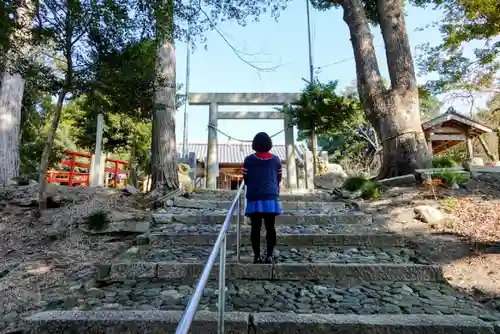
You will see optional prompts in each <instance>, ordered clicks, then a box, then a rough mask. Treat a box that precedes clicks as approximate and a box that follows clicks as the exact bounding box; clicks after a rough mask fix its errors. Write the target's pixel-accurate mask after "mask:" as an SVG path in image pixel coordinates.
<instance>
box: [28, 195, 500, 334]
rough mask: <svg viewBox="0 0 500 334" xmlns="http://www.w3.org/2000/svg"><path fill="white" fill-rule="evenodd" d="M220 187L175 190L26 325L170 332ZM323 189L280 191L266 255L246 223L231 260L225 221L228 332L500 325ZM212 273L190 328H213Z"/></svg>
mask: <svg viewBox="0 0 500 334" xmlns="http://www.w3.org/2000/svg"><path fill="white" fill-rule="evenodd" d="M228 193H229V192H211V191H206V192H205V193H199V194H196V195H195V196H193V198H191V199H184V198H182V199H178V198H176V199H175V200H174V203H173V204H174V205H175V204H176V203H177V204H178V205H179V206H180V207H173V208H170V209H168V210H166V211H161V212H158V213H156V214H154V219H153V220H152V224H151V230H150V231H148V232H147V233H144V234H143V235H140V236H139V237H138V239H137V245H136V246H134V247H131V248H130V249H128V250H127V251H126V252H125V253H124V254H121V255H119V256H118V257H117V258H115V259H114V260H113V261H112V262H111V263H101V264H100V265H99V268H98V271H97V276H96V284H95V285H94V286H90V285H87V286H84V285H79V286H75V287H71V288H70V292H71V297H70V298H67V297H66V298H64V299H62V298H60V299H58V298H54V297H52V299H50V298H48V300H47V301H45V302H46V303H47V305H46V306H47V307H46V308H45V309H47V310H50V311H47V312H45V313H39V314H36V315H34V316H32V317H30V318H29V319H28V320H27V323H28V324H29V325H30V326H31V332H32V333H53V332H54V333H55V332H59V333H89V332H96V333H97V332H98V333H124V332H126V333H173V332H174V331H175V327H176V325H177V323H178V321H179V319H180V316H181V313H182V310H183V309H184V308H185V307H186V305H187V303H188V302H189V298H190V296H191V295H192V293H193V292H194V288H195V286H196V281H197V279H198V278H199V277H200V275H201V272H202V270H203V267H204V264H205V263H206V260H207V259H208V256H209V254H210V252H211V249H212V247H211V246H212V245H213V243H214V242H215V239H216V237H217V233H218V231H219V230H220V226H221V223H222V222H223V220H224V212H225V211H227V210H226V209H225V208H227V206H228V202H227V201H229V200H231V199H232V198H231V194H228ZM233 196H234V195H233ZM328 199H329V196H328V195H325V194H324V193H313V194H306V195H302V197H300V196H299V195H285V196H283V198H282V200H283V201H284V207H285V208H289V209H288V210H289V211H288V212H287V213H286V214H285V215H284V216H281V217H279V218H278V219H277V232H278V245H277V250H276V254H275V255H276V260H277V261H276V264H273V265H268V264H253V263H252V262H251V261H252V258H253V254H252V251H251V247H250V246H249V245H250V243H249V238H248V234H249V226H247V225H242V234H243V238H242V248H241V259H240V262H239V263H238V262H237V260H236V248H235V245H236V231H235V226H234V224H232V225H231V228H230V231H229V235H228V252H227V261H228V263H227V271H226V278H227V279H226V290H227V291H226V310H227V312H228V313H227V316H226V332H227V333H290V334H291V333H311V334H315V333H325V334H326V333H332V332H335V333H495V330H496V331H497V332H496V333H500V314H498V313H496V312H494V311H492V310H489V309H486V308H485V307H484V306H483V305H481V304H479V303H478V302H476V301H474V300H473V299H472V298H471V297H470V296H467V295H462V294H460V293H458V292H456V291H454V290H453V289H452V288H451V287H450V286H449V285H448V284H447V283H446V282H445V279H444V277H443V273H442V270H441V268H440V267H439V266H437V265H434V264H431V263H428V261H426V259H425V258H423V257H422V256H421V255H419V254H418V251H416V250H414V249H411V248H409V247H408V246H407V245H406V242H405V241H406V240H405V236H404V235H400V234H397V233H394V232H393V231H392V230H391V229H390V227H388V226H385V225H384V224H383V223H380V222H378V223H376V222H375V221H374V220H373V219H372V217H371V216H370V215H365V214H362V213H360V212H353V211H352V210H350V209H347V208H346V207H345V205H344V204H343V203H334V202H328ZM308 203H312V204H311V205H310V206H309V204H308ZM306 204H307V205H306ZM262 241H263V243H262V248H264V247H265V243H264V238H263V240H262ZM217 273H218V270H217V265H216V266H215V268H214V270H213V271H212V276H211V277H210V280H209V282H208V284H207V287H206V289H205V291H204V295H203V297H202V299H201V301H200V306H199V311H200V312H199V313H198V315H197V316H196V319H195V322H194V323H193V327H192V330H191V333H215V332H216V326H217V313H216V312H217V302H218V285H217ZM63 310H65V311H64V312H63Z"/></svg>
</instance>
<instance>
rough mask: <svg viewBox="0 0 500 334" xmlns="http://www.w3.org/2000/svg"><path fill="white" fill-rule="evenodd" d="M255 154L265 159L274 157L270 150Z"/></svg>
mask: <svg viewBox="0 0 500 334" xmlns="http://www.w3.org/2000/svg"><path fill="white" fill-rule="evenodd" d="M255 156H256V157H257V158H259V159H264V160H267V159H271V158H272V157H273V155H272V154H271V153H269V152H255Z"/></svg>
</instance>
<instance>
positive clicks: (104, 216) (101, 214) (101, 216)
mask: <svg viewBox="0 0 500 334" xmlns="http://www.w3.org/2000/svg"><path fill="white" fill-rule="evenodd" d="M109 223H110V219H109V214H108V212H106V211H104V210H99V211H94V212H92V213H91V214H89V215H88V216H87V217H86V218H85V224H86V225H87V228H88V229H89V230H91V231H101V230H103V229H105V228H106V227H107V226H108V225H109Z"/></svg>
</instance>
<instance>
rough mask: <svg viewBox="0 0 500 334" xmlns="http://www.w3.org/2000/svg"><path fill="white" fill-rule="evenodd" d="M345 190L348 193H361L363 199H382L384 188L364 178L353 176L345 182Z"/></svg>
mask: <svg viewBox="0 0 500 334" xmlns="http://www.w3.org/2000/svg"><path fill="white" fill-rule="evenodd" d="M344 189H345V190H347V191H361V198H363V199H380V197H381V195H382V192H383V190H384V187H383V185H382V184H380V183H378V182H374V181H370V180H367V179H366V178H364V177H362V176H352V177H350V178H348V179H347V180H345V182H344Z"/></svg>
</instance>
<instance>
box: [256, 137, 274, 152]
mask: <svg viewBox="0 0 500 334" xmlns="http://www.w3.org/2000/svg"><path fill="white" fill-rule="evenodd" d="M271 148H273V141H272V140H271V137H269V135H268V134H267V133H265V132H259V133H257V134H256V135H255V137H254V138H253V141H252V149H253V150H254V151H255V152H269V151H271Z"/></svg>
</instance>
